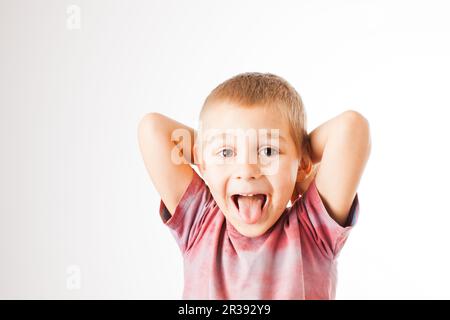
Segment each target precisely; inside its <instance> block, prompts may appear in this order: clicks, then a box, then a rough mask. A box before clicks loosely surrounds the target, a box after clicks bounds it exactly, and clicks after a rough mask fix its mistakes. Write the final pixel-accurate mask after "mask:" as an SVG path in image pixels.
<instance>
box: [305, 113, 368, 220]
mask: <svg viewBox="0 0 450 320" xmlns="http://www.w3.org/2000/svg"><path fill="white" fill-rule="evenodd" d="M309 137H310V141H311V149H312V151H311V152H312V154H311V160H312V161H313V163H318V162H320V166H319V167H318V169H317V173H316V176H315V182H316V186H317V190H318V191H319V194H320V196H321V198H322V200H323V202H324V204H325V207H326V209H327V211H328V212H329V214H330V216H331V217H332V218H333V219H334V220H335V221H336V222H338V223H339V224H340V225H342V226H343V225H344V224H345V222H346V221H347V217H348V214H349V211H350V207H351V205H352V202H353V199H354V197H355V195H356V190H357V188H358V185H359V181H360V179H361V176H362V174H363V171H364V168H365V165H366V163H367V161H368V158H369V155H370V150H371V138H370V128H369V123H368V121H367V120H366V119H365V118H364V117H363V116H362V115H361V114H360V113H358V112H356V111H353V110H349V111H345V112H343V113H342V114H340V115H338V116H336V117H334V118H332V119H331V120H328V121H327V122H325V123H323V124H322V125H320V126H319V127H317V128H316V129H314V130H313V131H312V132H311V133H310V134H309Z"/></svg>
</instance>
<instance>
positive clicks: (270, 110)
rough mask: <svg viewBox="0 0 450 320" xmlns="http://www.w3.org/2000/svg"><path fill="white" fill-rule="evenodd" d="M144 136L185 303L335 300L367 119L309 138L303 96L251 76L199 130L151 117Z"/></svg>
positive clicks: (270, 78)
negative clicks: (178, 258) (177, 252)
mask: <svg viewBox="0 0 450 320" xmlns="http://www.w3.org/2000/svg"><path fill="white" fill-rule="evenodd" d="M138 135H139V144H140V150H141V153H142V156H143V158H144V163H145V166H146V168H147V170H148V173H149V175H150V178H151V180H152V182H153V183H154V185H155V187H156V189H157V191H158V192H159V194H160V196H161V201H160V210H159V211H160V216H161V219H162V220H163V222H164V223H165V224H166V225H167V226H168V227H169V228H170V230H171V232H172V233H173V236H174V237H175V239H176V241H177V243H178V245H179V247H180V249H181V252H182V254H183V259H184V292H183V298H184V299H334V298H335V291H336V281H337V273H336V270H337V269H336V268H337V260H336V259H337V257H338V254H339V252H340V250H341V248H342V247H343V245H344V243H345V241H346V239H347V237H348V234H349V231H350V230H351V229H352V228H353V226H354V224H355V223H356V220H357V217H358V214H359V202H358V194H357V192H356V191H357V186H358V184H359V181H360V178H361V176H362V173H363V170H364V167H365V164H366V162H367V160H368V157H369V154H370V148H371V140H370V132H369V124H368V122H367V120H366V119H365V118H364V117H363V116H362V115H360V114H359V113H358V112H356V111H351V110H350V111H346V112H344V113H342V114H340V115H338V116H336V117H334V118H332V119H331V120H329V121H327V122H325V123H324V124H322V125H321V126H319V127H318V128H316V129H315V130H313V131H312V132H311V133H310V134H308V133H307V131H306V114H305V111H304V108H303V103H302V100H301V98H300V96H299V94H298V93H297V91H296V90H295V89H294V88H293V87H292V86H291V85H290V84H289V83H288V82H287V81H286V80H284V79H283V78H281V77H278V76H276V75H273V74H270V73H265V74H263V73H256V72H253V73H243V74H239V75H237V76H235V77H233V78H231V79H229V80H227V81H225V82H224V83H222V84H220V85H219V86H218V87H216V88H215V89H214V90H213V91H212V92H211V93H210V94H209V96H208V97H207V99H206V100H205V103H204V105H203V108H202V110H201V113H200V130H199V132H197V131H195V130H193V129H192V128H189V127H187V126H185V125H183V124H181V123H179V122H176V121H174V120H171V119H169V118H167V117H165V116H163V115H161V114H158V113H149V114H147V115H145V116H144V117H143V119H142V120H141V122H140V124H139V130H138ZM191 141H194V143H191ZM192 155H193V156H194V161H192ZM183 160H185V161H183ZM193 166H196V167H197V169H198V171H199V173H200V175H201V176H200V175H199V174H198V173H197V172H196V171H195V170H193ZM289 200H290V205H289V204H288V202H289Z"/></svg>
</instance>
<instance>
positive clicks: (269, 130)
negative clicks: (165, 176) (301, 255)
mask: <svg viewBox="0 0 450 320" xmlns="http://www.w3.org/2000/svg"><path fill="white" fill-rule="evenodd" d="M273 110H274V109H271V108H264V107H259V106H254V107H247V108H246V107H241V106H238V105H231V104H229V103H225V102H223V103H218V104H216V105H214V106H211V108H210V109H209V110H208V111H207V112H206V114H204V116H203V119H202V122H201V128H200V131H199V139H198V140H197V141H196V144H195V157H196V160H195V163H198V168H199V170H200V172H201V174H202V175H203V178H204V179H205V181H206V183H207V184H208V186H209V188H210V191H211V194H212V196H213V197H214V200H215V201H216V203H217V205H218V206H219V208H220V209H221V210H222V212H223V214H224V215H225V217H226V219H227V220H228V221H229V222H230V223H231V224H232V225H233V226H234V227H235V228H236V229H237V230H238V231H239V232H240V233H241V234H242V235H244V236H248V237H256V236H259V235H261V234H263V233H264V232H265V231H266V230H268V229H269V228H270V227H271V226H272V225H274V223H275V222H276V221H277V220H278V218H279V217H280V216H281V214H282V213H283V211H284V210H285V208H286V206H287V204H288V201H289V200H290V198H291V195H292V192H293V190H294V187H295V182H296V178H297V172H298V169H299V164H300V159H299V158H298V155H297V153H296V148H295V144H294V141H293V139H292V137H291V135H290V133H289V124H288V122H287V120H286V119H284V118H283V117H282V116H281V115H279V114H278V112H276V111H273ZM277 133H278V138H277ZM213 137H214V139H212V138H213ZM251 194H253V196H252V195H251Z"/></svg>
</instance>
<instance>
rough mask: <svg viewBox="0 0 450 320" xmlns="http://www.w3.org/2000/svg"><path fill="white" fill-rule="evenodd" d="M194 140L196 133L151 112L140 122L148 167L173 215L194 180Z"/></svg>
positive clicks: (153, 180)
mask: <svg viewBox="0 0 450 320" xmlns="http://www.w3.org/2000/svg"><path fill="white" fill-rule="evenodd" d="M183 135H184V137H183V138H181V137H182V136H183ZM194 137H195V130H193V129H192V128H190V127H188V126H185V125H183V124H182V123H179V122H177V121H175V120H172V119H170V118H168V117H166V116H164V115H162V114H159V113H148V114H146V115H145V116H144V117H143V118H142V119H141V121H140V122H139V126H138V140H139V148H140V151H141V154H142V157H143V160H144V164H145V167H146V169H147V172H148V174H149V176H150V178H151V180H152V182H153V184H154V186H155V188H156V190H157V191H158V192H159V194H160V196H161V199H162V201H163V202H164V204H165V205H166V207H167V209H168V210H169V212H170V214H172V215H173V214H174V212H175V209H176V207H177V205H178V203H179V202H180V200H181V197H182V196H183V194H184V192H185V191H186V189H187V187H188V186H189V183H190V182H191V180H192V175H193V168H192V167H191V164H193V149H192V148H193V145H194ZM183 140H184V141H183ZM181 142H183V143H181ZM183 145H185V146H186V150H184V148H183Z"/></svg>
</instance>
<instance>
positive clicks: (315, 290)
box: [159, 171, 359, 299]
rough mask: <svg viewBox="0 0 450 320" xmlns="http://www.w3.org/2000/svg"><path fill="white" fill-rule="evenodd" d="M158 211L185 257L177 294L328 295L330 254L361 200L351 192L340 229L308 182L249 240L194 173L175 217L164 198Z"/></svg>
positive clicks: (332, 279) (332, 269)
mask: <svg viewBox="0 0 450 320" xmlns="http://www.w3.org/2000/svg"><path fill="white" fill-rule="evenodd" d="M159 212H160V216H161V218H162V220H163V222H164V223H165V224H166V225H167V226H168V227H169V228H170V230H171V232H172V234H173V236H174V237H175V240H176V241H177V243H178V246H179V247H180V249H181V252H182V254H183V259H184V292H183V299H334V298H335V293H336V282H337V268H336V267H337V260H336V258H337V256H338V255H339V252H340V250H341V248H342V247H343V245H344V243H345V241H346V240H347V237H348V234H349V231H350V230H351V229H352V227H353V226H354V225H355V223H356V220H357V217H358V214H359V202H358V194H356V195H355V198H354V200H353V204H352V206H351V209H350V214H349V217H348V220H347V223H346V227H342V226H340V225H339V224H338V223H337V222H335V221H334V220H333V219H332V218H331V217H330V216H329V214H328V213H327V211H326V209H325V207H324V204H323V202H322V200H321V198H320V195H319V193H318V191H317V188H316V185H315V180H313V181H312V182H311V183H310V185H309V187H308V190H307V191H305V193H304V194H303V195H300V196H299V197H298V198H297V199H296V200H295V201H294V203H293V204H292V206H290V207H287V208H286V209H285V211H284V212H283V214H282V215H281V216H280V218H279V219H278V221H277V222H276V223H275V224H274V225H273V226H272V227H270V228H269V229H268V230H267V231H266V232H265V233H264V234H262V235H260V236H258V237H254V238H248V237H245V236H243V235H241V234H240V233H239V232H238V231H237V230H236V228H234V227H233V225H232V224H231V223H229V222H228V221H227V220H226V219H225V216H224V215H223V213H222V211H221V210H220V208H219V207H218V206H217V204H216V202H215V200H214V199H213V197H212V194H211V193H210V191H209V187H208V186H207V185H206V184H205V182H204V181H203V179H202V178H201V177H200V176H199V175H198V174H197V172H195V171H194V175H193V178H192V181H191V182H190V184H189V186H188V187H187V189H186V191H185V193H184V194H183V196H182V198H181V200H180V203H179V204H178V206H177V207H176V209H175V213H174V214H173V216H170V213H169V212H168V211H167V208H166V206H165V205H164V203H163V202H162V200H161V201H160V209H159Z"/></svg>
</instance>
